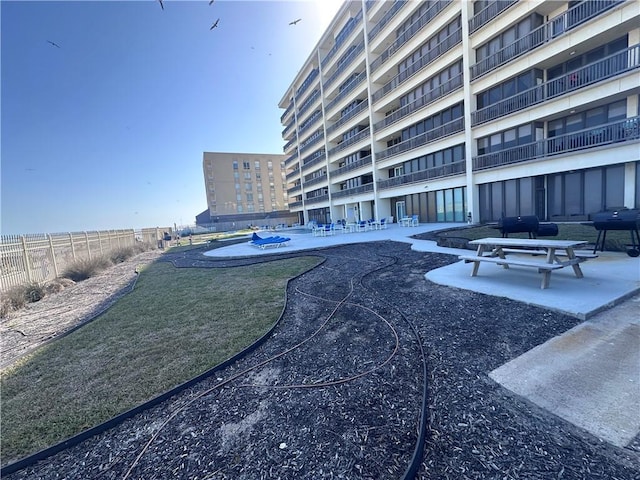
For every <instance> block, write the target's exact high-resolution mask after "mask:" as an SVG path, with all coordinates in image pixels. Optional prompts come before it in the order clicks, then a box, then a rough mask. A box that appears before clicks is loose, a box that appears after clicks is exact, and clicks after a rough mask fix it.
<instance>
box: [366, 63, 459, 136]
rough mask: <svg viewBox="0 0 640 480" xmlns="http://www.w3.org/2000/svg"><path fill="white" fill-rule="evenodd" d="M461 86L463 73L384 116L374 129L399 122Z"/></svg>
mask: <svg viewBox="0 0 640 480" xmlns="http://www.w3.org/2000/svg"><path fill="white" fill-rule="evenodd" d="M460 87H462V73H461V74H459V75H458V76H456V77H453V78H452V79H450V80H449V81H448V82H446V83H443V84H442V85H440V86H439V87H438V88H434V89H433V90H431V91H429V92H427V93H426V94H424V95H423V96H422V97H420V98H419V99H417V100H416V101H414V102H412V103H409V104H408V105H405V106H404V107H402V108H400V109H398V110H396V111H395V112H393V113H392V114H390V115H387V116H386V117H385V118H384V120H381V121H379V122H377V123H376V124H375V125H374V126H373V129H374V131H376V132H377V131H378V130H380V129H381V128H385V127H388V126H389V125H392V124H394V123H396V122H399V121H400V120H402V119H403V118H405V117H407V116H409V115H411V114H412V113H415V112H417V111H419V110H420V109H422V108H423V107H426V106H427V105H430V104H431V103H433V102H435V101H436V100H438V99H440V98H442V97H444V96H445V95H447V94H449V93H451V92H453V91H454V90H456V89H458V88H460Z"/></svg>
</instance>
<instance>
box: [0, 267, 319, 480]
mask: <svg viewBox="0 0 640 480" xmlns="http://www.w3.org/2000/svg"><path fill="white" fill-rule="evenodd" d="M265 261H269V260H268V259H267V260H265ZM324 261H326V258H325V260H323V261H322V262H321V263H320V265H321V264H322V263H324ZM257 263H262V262H257ZM317 266H318V265H316V266H314V267H311V268H310V269H308V270H305V271H304V272H302V273H300V274H299V275H297V276H295V277H293V278H291V279H289V280H287V285H286V288H285V298H284V306H283V308H282V312H280V316H279V317H278V319H277V320H276V321H275V322H274V324H273V325H272V326H271V328H270V329H269V330H268V331H267V332H266V333H265V334H264V335H263V336H262V337H260V338H259V339H257V340H256V341H255V342H254V343H252V344H251V345H249V346H248V347H247V348H245V349H244V350H242V351H240V352H238V353H237V354H235V355H233V356H232V357H230V358H228V359H227V360H225V361H224V362H222V363H220V364H218V365H216V366H215V367H213V368H211V369H209V370H207V371H205V372H203V373H201V374H200V375H198V376H196V377H194V378H192V379H191V380H187V381H186V382H184V383H182V384H180V385H178V386H176V387H174V388H172V389H170V390H167V391H165V392H164V393H162V394H160V395H158V396H156V397H154V398H152V399H151V400H149V401H147V402H145V403H142V404H140V405H138V406H137V407H134V408H132V409H130V410H127V411H126V412H123V413H121V414H119V415H116V416H115V417H113V418H111V419H109V420H107V421H106V422H103V423H101V424H99V425H96V426H95V427H91V428H89V429H87V430H85V431H83V432H80V433H79V434H77V435H74V436H73V437H70V438H67V439H66V440H63V441H61V442H59V443H57V444H55V445H52V446H51V447H48V448H45V449H43V450H40V451H39V452H36V453H34V454H32V455H29V456H27V457H24V458H22V459H20V460H18V461H16V462H13V463H10V464H7V465H5V466H4V467H2V468H0V478H2V477H3V476H5V475H9V474H11V473H15V472H17V471H19V470H22V469H23V468H26V467H29V466H32V465H34V464H36V463H37V462H39V461H40V460H44V459H45V458H48V457H50V456H52V455H55V454H56V453H60V452H62V451H63V450H66V449H68V448H70V447H72V446H74V445H77V444H79V443H81V442H83V441H85V440H87V439H89V438H91V437H93V436H95V435H99V434H100V433H103V432H105V431H107V430H109V429H110V428H113V427H115V426H117V425H119V424H120V423H122V422H124V421H125V420H127V419H129V418H131V417H133V416H135V415H137V414H139V413H141V412H143V411H145V410H148V409H149V408H151V407H154V406H156V405H158V404H160V403H162V402H163V401H165V400H168V399H169V398H171V397H172V396H174V395H176V394H178V393H180V392H182V391H183V390H186V389H187V388H189V387H191V386H193V385H195V384H197V383H198V382H200V381H202V380H204V379H206V378H208V377H210V376H211V375H213V374H214V373H216V372H218V371H219V370H222V369H224V368H226V367H227V366H229V365H231V364H232V363H234V362H236V361H238V360H240V359H241V358H243V357H244V356H246V355H248V354H249V353H251V352H253V351H254V350H256V349H257V348H258V347H259V346H260V345H262V344H263V343H264V342H265V341H266V340H267V339H268V338H269V337H270V336H271V334H272V333H273V331H274V330H275V328H276V327H277V326H278V324H279V323H280V321H281V320H282V317H283V315H284V312H285V310H286V308H287V303H288V302H287V301H288V298H287V291H288V286H289V283H290V282H291V281H293V280H295V279H296V278H298V277H300V276H302V275H304V274H305V273H307V272H308V271H310V270H312V269H313V268H316V267H317ZM137 279H138V276H136V279H135V281H134V282H133V284H132V286H131V289H130V290H129V292H131V291H132V290H133V287H134V286H135V284H136V282H137ZM129 292H127V293H129ZM110 306H111V305H109V307H110ZM109 307H107V308H105V309H103V310H102V311H101V312H99V313H98V314H96V315H94V316H93V317H91V319H90V320H93V319H95V318H96V317H97V316H98V315H99V314H101V313H104V312H105V311H106V310H107V309H108V308H109ZM90 320H89V321H90ZM89 321H86V322H83V323H82V324H80V325H78V326H76V327H74V328H73V329H70V330H69V331H68V332H65V334H64V335H68V334H69V333H71V332H72V331H75V330H77V329H78V328H80V327H82V326H84V325H86V324H87V323H89ZM58 338H61V337H60V336H58V337H55V338H54V339H51V340H55V339H58ZM125 478H126V477H125Z"/></svg>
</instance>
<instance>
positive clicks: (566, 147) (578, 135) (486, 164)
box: [473, 117, 640, 170]
mask: <svg viewBox="0 0 640 480" xmlns="http://www.w3.org/2000/svg"><path fill="white" fill-rule="evenodd" d="M638 140H640V117H632V118H627V119H625V120H620V121H617V122H612V123H608V124H604V125H600V126H597V127H592V128H586V129H583V130H580V131H577V132H572V133H567V134H565V135H559V136H557V137H552V138H547V139H544V140H539V141H536V142H533V143H528V144H526V145H519V146H517V147H513V148H507V149H504V150H500V151H498V152H492V153H487V154H485V155H478V156H477V157H474V158H473V170H484V169H487V168H493V167H500V166H503V165H510V164H513V163H520V162H526V161H529V160H536V159H539V158H544V157H550V156H553V155H559V154H563V153H571V152H574V151H578V150H585V149H589V148H594V147H601V146H604V145H610V144H613V143H619V142H630V141H638Z"/></svg>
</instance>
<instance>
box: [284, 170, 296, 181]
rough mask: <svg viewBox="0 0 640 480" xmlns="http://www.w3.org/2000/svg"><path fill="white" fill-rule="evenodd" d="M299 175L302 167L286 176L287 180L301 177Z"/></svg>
mask: <svg viewBox="0 0 640 480" xmlns="http://www.w3.org/2000/svg"><path fill="white" fill-rule="evenodd" d="M299 176H300V169H299V168H296V169H295V170H293V171H292V172H289V173H287V176H286V177H285V178H286V179H287V180H291V179H292V178H296V177H299Z"/></svg>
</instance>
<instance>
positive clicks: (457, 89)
mask: <svg viewBox="0 0 640 480" xmlns="http://www.w3.org/2000/svg"><path fill="white" fill-rule="evenodd" d="M639 94H640V2H638V1H637V0H626V1H625V0H586V1H573V0H572V1H563V0H520V1H517V0H502V1H500V0H477V1H470V0H462V1H461V0H431V1H415V0H396V1H376V0H357V1H346V2H345V3H344V5H343V6H342V7H341V9H340V10H339V11H338V13H337V14H336V16H335V18H334V19H333V21H332V23H331V24H330V26H329V27H328V29H327V30H326V32H325V33H324V34H323V35H322V37H321V39H320V41H319V42H318V44H317V45H316V47H315V48H314V49H313V51H312V52H311V54H310V55H309V57H308V59H307V61H306V62H305V64H304V65H302V67H301V69H300V71H299V73H298V75H297V77H296V78H295V79H294V80H293V83H292V84H291V86H290V87H289V88H288V89H287V91H286V93H285V95H284V96H283V98H282V100H281V102H280V107H281V108H283V109H285V111H284V114H283V115H282V117H281V121H282V124H283V126H284V130H283V132H282V136H283V138H284V141H285V142H286V144H285V146H284V152H285V155H286V160H285V166H286V168H287V177H286V178H287V191H288V195H289V208H290V209H291V211H292V212H296V213H297V214H298V215H299V221H300V222H306V221H309V220H316V221H320V222H326V221H329V220H330V219H333V220H337V219H342V218H347V219H349V218H352V219H358V218H360V219H368V218H372V217H375V218H382V217H389V216H394V217H395V218H396V219H397V218H398V217H401V216H404V215H406V214H407V215H410V214H418V215H419V218H420V221H421V222H439V221H465V220H467V219H468V215H471V218H472V221H474V222H477V221H481V222H486V221H495V220H497V219H499V218H500V217H501V216H503V215H506V216H513V215H537V216H538V217H539V218H540V219H546V220H558V221H566V220H583V219H587V218H588V215H589V214H591V213H594V212H598V211H602V210H604V209H608V208H614V207H616V208H619V207H623V206H624V207H628V208H638V207H640V117H639V116H638V115H639V113H640V112H639V101H638V97H639Z"/></svg>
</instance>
